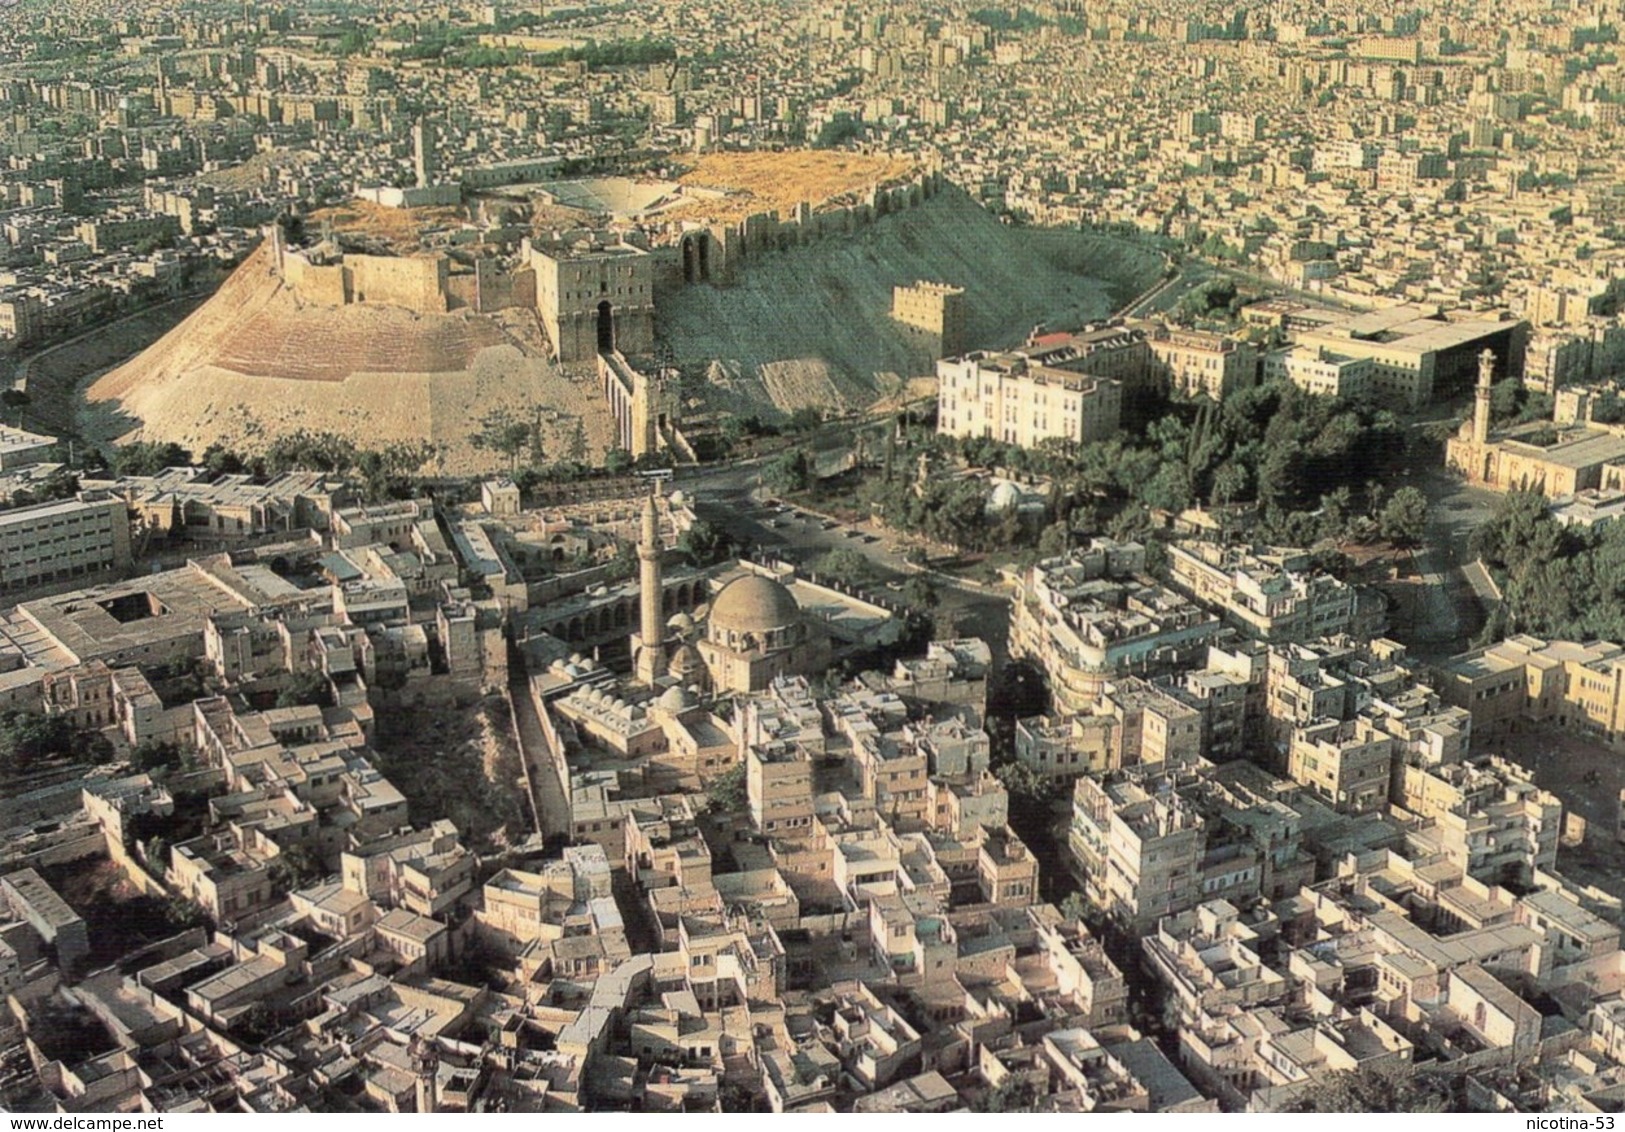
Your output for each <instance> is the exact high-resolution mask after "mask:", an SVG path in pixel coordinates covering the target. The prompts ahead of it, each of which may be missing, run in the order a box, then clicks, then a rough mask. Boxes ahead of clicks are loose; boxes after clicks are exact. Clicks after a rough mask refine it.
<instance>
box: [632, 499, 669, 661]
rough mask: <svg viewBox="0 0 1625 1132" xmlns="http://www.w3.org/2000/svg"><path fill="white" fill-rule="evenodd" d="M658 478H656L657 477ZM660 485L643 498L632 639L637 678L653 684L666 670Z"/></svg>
mask: <svg viewBox="0 0 1625 1132" xmlns="http://www.w3.org/2000/svg"><path fill="white" fill-rule="evenodd" d="M657 482H658V481H657ZM659 491H660V489H659V487H658V486H654V487H652V488H651V489H650V491H649V498H648V499H646V500H644V501H643V534H642V537H641V538H640V539H639V540H638V635H637V639H636V640H634V641H633V642H632V654H633V656H634V657H635V658H636V661H635V664H636V671H635V675H636V676H637V679H638V682H639V683H640V684H643V685H645V686H648V687H653V686H654V682H655V680H656V678H658V677H659V676H660V674H661V673H663V672H665V670H666V641H665V635H666V620H665V618H664V617H663V616H661V583H660V512H659V510H658V509H657V507H656V504H655V497H656V495H658V494H659Z"/></svg>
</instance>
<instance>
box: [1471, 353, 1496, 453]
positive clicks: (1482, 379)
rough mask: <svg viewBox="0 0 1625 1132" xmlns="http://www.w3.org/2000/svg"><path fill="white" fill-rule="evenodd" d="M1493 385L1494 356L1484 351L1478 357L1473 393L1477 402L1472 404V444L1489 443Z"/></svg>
mask: <svg viewBox="0 0 1625 1132" xmlns="http://www.w3.org/2000/svg"><path fill="white" fill-rule="evenodd" d="M1494 385H1495V354H1494V352H1493V351H1490V350H1485V351H1484V352H1483V353H1482V354H1479V355H1478V388H1477V389H1476V390H1475V391H1474V396H1475V397H1476V398H1477V400H1476V401H1475V402H1474V404H1473V443H1474V444H1480V445H1482V444H1488V443H1489V442H1490V397H1491V393H1492V390H1493V387H1494Z"/></svg>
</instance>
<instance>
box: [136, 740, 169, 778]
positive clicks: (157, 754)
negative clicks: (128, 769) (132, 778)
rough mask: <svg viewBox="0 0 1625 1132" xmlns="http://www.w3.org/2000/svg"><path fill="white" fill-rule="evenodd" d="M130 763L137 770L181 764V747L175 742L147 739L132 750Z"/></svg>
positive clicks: (164, 767)
mask: <svg viewBox="0 0 1625 1132" xmlns="http://www.w3.org/2000/svg"><path fill="white" fill-rule="evenodd" d="M130 765H131V766H133V767H135V769H136V770H141V771H151V770H168V769H170V768H172V767H177V766H180V765H181V749H180V748H179V747H178V746H176V745H175V744H174V743H165V742H160V741H158V740H156V739H146V740H143V741H142V742H140V743H138V744H136V747H135V749H134V750H133V751H131V752H130Z"/></svg>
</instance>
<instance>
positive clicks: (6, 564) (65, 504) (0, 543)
mask: <svg viewBox="0 0 1625 1132" xmlns="http://www.w3.org/2000/svg"><path fill="white" fill-rule="evenodd" d="M130 562H131V552H130V519H129V514H128V511H127V510H126V508H125V505H124V502H123V500H120V499H110V498H105V497H100V498H98V497H96V496H92V495H86V496H84V497H82V498H80V499H63V500H58V501H56V502H53V503H39V504H35V505H34V506H32V507H18V508H16V509H15V510H11V511H3V512H0V590H18V589H25V588H28V587H30V586H39V585H45V584H48V583H50V582H57V581H62V580H64V579H69V578H90V577H93V576H95V575H97V574H103V573H108V572H113V571H121V570H126V569H128V568H129V566H130Z"/></svg>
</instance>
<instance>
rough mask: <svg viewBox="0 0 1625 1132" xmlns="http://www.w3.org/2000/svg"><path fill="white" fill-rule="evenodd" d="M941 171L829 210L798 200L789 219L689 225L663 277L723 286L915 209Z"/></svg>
mask: <svg viewBox="0 0 1625 1132" xmlns="http://www.w3.org/2000/svg"><path fill="white" fill-rule="evenodd" d="M944 184H945V181H944V179H943V176H942V174H941V173H940V172H929V173H918V174H915V175H914V176H912V177H909V178H908V179H906V180H904V181H901V182H898V183H896V184H883V185H876V186H874V187H873V188H871V189H870V190H869V192H868V193H867V194H865V197H864V199H863V200H861V201H858V202H856V203H853V204H845V205H835V206H828V207H818V206H815V205H814V204H813V203H812V202H811V201H800V202H798V203H797V204H796V206H795V207H794V208H793V209H792V210H791V212H790V215H789V216H788V217H784V216H781V215H780V214H779V213H778V212H777V211H776V210H775V211H772V212H758V213H754V214H752V215H750V216H747V217H746V218H745V219H744V220H741V221H739V222H738V223H737V224H725V225H724V224H712V225H694V226H693V227H692V228H690V229H689V230H688V231H685V232H684V233H683V234H682V236H680V237H679V238H678V241H677V244H676V246H675V248H673V249H662V251H663V252H664V253H665V254H666V256H667V262H666V264H664V265H663V272H662V274H663V275H664V276H666V277H667V278H669V279H671V280H673V281H679V280H680V281H681V282H684V283H727V282H730V281H731V280H732V279H733V277H734V275H735V273H736V272H738V271H739V270H740V269H741V268H742V266H743V265H744V264H745V263H746V262H747V261H748V260H750V259H751V258H752V257H759V256H762V255H765V254H767V253H769V252H775V251H784V250H786V249H789V248H793V247H797V246H799V245H802V244H808V243H811V242H813V241H815V240H821V239H824V238H826V237H830V236H848V235H852V234H853V233H855V232H859V231H861V230H862V229H864V228H866V227H868V226H869V225H871V224H873V223H874V222H875V221H876V220H878V219H879V218H880V217H882V216H886V215H889V214H891V213H894V212H904V211H907V210H909V209H913V208H918V207H920V206H921V205H922V204H924V203H925V202H926V201H928V200H930V199H931V198H932V197H934V196H936V195H937V194H938V193H939V192H941V190H942V187H943V185H944Z"/></svg>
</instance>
